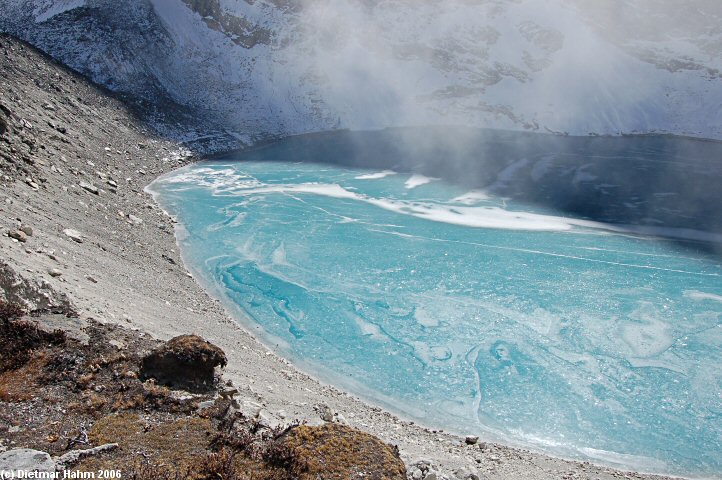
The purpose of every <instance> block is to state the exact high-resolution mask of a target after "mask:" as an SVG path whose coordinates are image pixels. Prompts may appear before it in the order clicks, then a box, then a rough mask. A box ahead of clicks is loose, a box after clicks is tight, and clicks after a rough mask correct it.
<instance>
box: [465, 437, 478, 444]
mask: <svg viewBox="0 0 722 480" xmlns="http://www.w3.org/2000/svg"><path fill="white" fill-rule="evenodd" d="M465 441H466V444H467V445H476V444H477V443H479V437H477V436H476V435H467V436H466V439H465Z"/></svg>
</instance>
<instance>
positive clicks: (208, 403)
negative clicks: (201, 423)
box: [198, 400, 216, 411]
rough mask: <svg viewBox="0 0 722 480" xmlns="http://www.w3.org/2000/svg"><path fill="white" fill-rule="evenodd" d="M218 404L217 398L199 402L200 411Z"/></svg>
mask: <svg viewBox="0 0 722 480" xmlns="http://www.w3.org/2000/svg"><path fill="white" fill-rule="evenodd" d="M215 404H216V401H215V400H206V401H205V402H201V403H199V404H198V411H202V410H206V409H208V408H211V407H212V406H213V405H215Z"/></svg>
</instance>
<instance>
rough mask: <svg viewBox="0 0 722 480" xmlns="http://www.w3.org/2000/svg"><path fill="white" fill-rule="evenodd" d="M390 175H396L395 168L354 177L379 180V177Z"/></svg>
mask: <svg viewBox="0 0 722 480" xmlns="http://www.w3.org/2000/svg"><path fill="white" fill-rule="evenodd" d="M389 175H396V172H394V171H393V170H384V171H383V172H376V173H367V174H365V175H359V176H357V177H354V178H355V179H356V180H378V179H379V178H384V177H388V176H389Z"/></svg>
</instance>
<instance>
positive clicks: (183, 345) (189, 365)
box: [140, 335, 227, 391]
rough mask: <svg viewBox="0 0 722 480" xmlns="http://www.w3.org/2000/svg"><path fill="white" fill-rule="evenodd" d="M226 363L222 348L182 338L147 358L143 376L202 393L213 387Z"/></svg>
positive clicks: (200, 339)
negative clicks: (220, 369)
mask: <svg viewBox="0 0 722 480" xmlns="http://www.w3.org/2000/svg"><path fill="white" fill-rule="evenodd" d="M226 363H227V359H226V355H225V353H223V350H221V349H220V348H218V347H216V346H215V345H213V344H211V343H208V342H206V341H205V340H203V339H202V338H201V337H199V336H197V335H181V336H178V337H175V338H172V339H170V340H169V341H168V342H167V343H166V344H165V345H162V346H161V347H160V348H157V349H156V350H154V351H153V352H151V353H150V354H149V355H147V356H146V357H144V358H143V360H142V362H141V367H140V374H141V378H143V379H149V378H154V379H155V380H156V381H157V382H158V383H159V384H161V385H167V386H170V387H174V388H183V389H187V390H190V391H203V390H208V389H209V388H211V387H212V386H213V380H214V371H215V367H218V366H220V367H225V366H226Z"/></svg>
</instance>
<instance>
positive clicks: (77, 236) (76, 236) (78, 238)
mask: <svg viewBox="0 0 722 480" xmlns="http://www.w3.org/2000/svg"><path fill="white" fill-rule="evenodd" d="M63 233H64V234H65V236H66V237H68V238H69V239H71V240H73V241H74V242H78V243H83V234H82V233H80V232H79V231H77V230H73V229H72V228H66V229H65V230H63Z"/></svg>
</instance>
